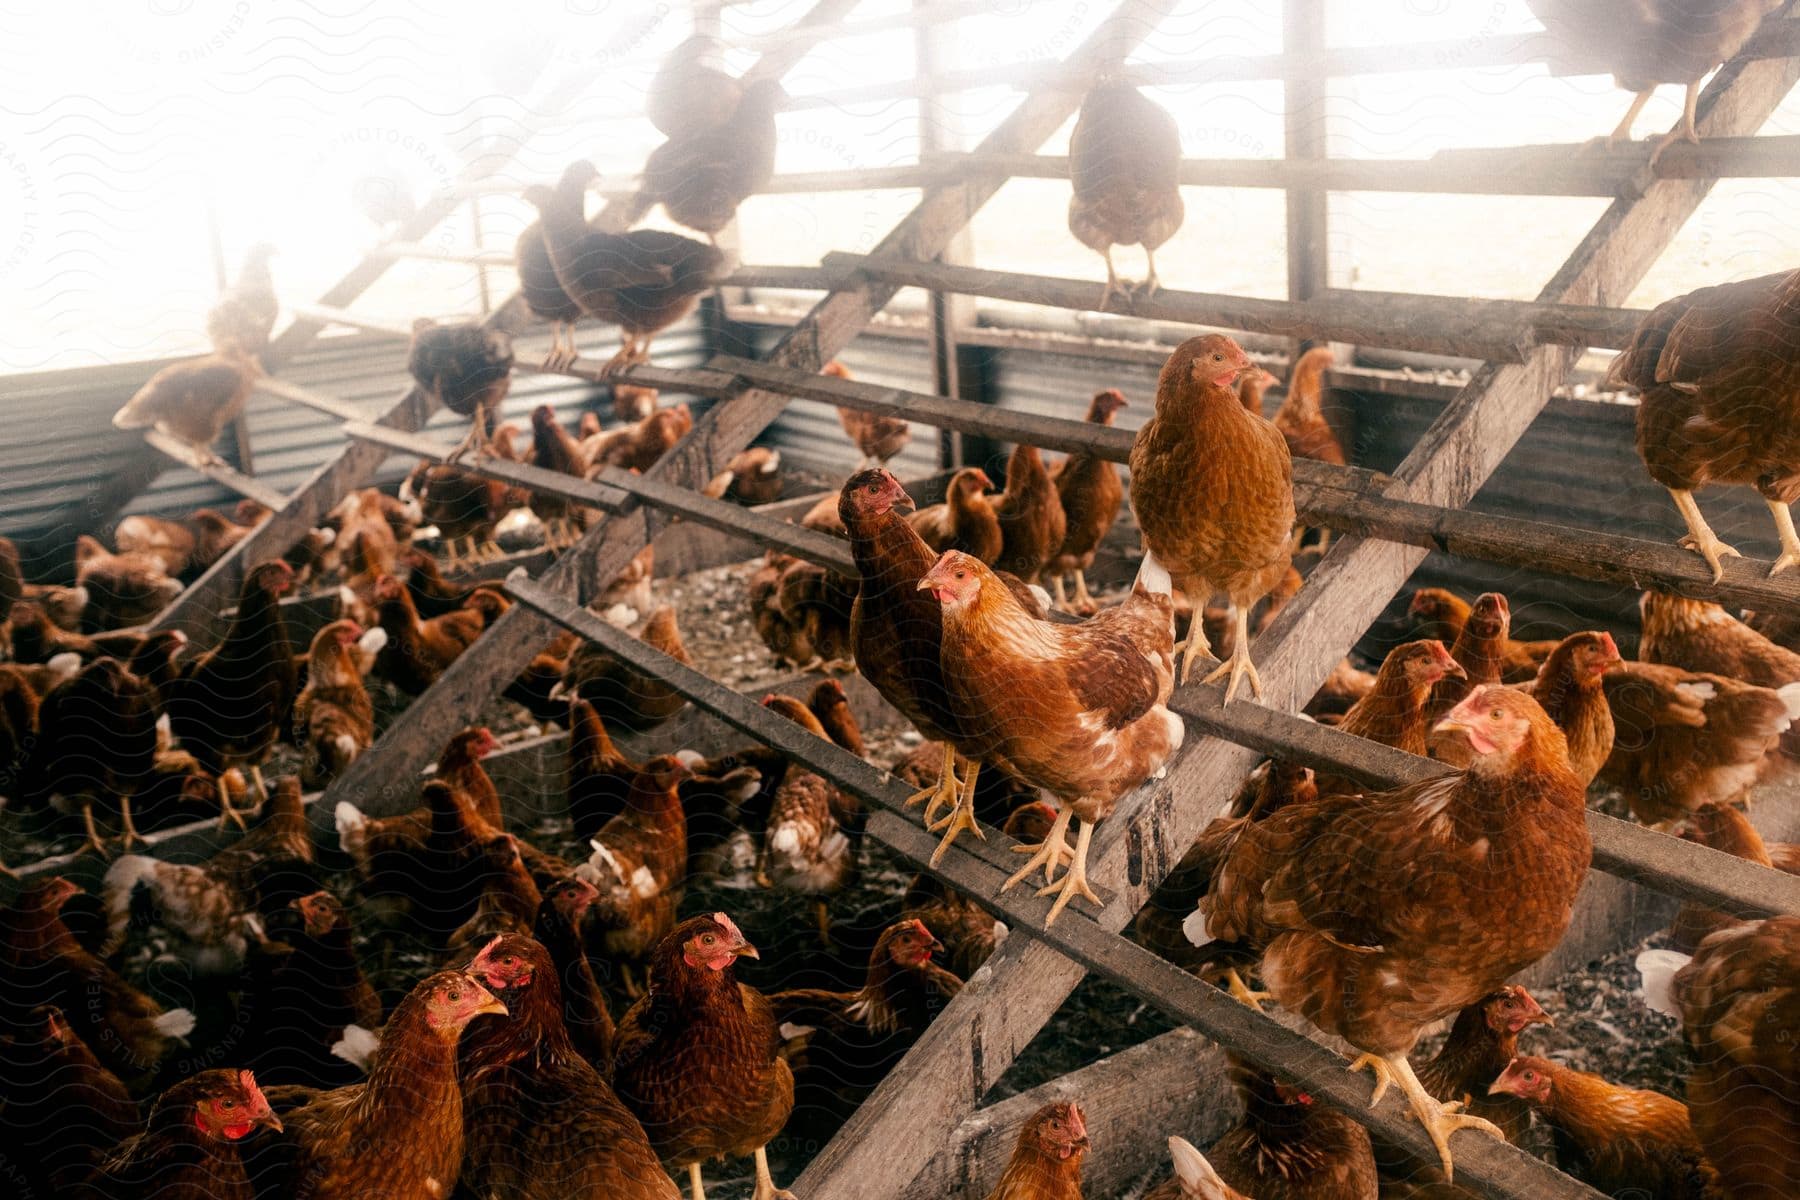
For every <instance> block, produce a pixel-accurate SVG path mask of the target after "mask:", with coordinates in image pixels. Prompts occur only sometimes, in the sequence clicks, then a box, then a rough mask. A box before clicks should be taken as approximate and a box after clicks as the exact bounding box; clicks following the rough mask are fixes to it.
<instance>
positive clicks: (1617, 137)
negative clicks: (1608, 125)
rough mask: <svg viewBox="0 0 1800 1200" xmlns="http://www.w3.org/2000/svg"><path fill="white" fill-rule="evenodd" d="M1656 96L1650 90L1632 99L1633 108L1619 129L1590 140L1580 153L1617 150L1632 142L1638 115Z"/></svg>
mask: <svg viewBox="0 0 1800 1200" xmlns="http://www.w3.org/2000/svg"><path fill="white" fill-rule="evenodd" d="M1654 95H1656V89H1655V88H1648V89H1646V90H1644V91H1641V92H1639V93H1637V94H1636V95H1635V96H1633V97H1632V98H1631V107H1630V108H1629V109H1627V110H1626V112H1625V117H1624V119H1623V120H1621V121H1620V122H1619V124H1618V127H1617V128H1616V129H1614V130H1613V131H1612V132H1611V133H1609V134H1607V135H1606V136H1604V137H1597V138H1589V139H1588V140H1587V141H1585V142H1583V143H1582V145H1581V150H1580V153H1583V154H1585V153H1587V152H1588V151H1590V150H1594V149H1598V148H1599V147H1602V146H1604V147H1605V148H1606V149H1608V150H1613V149H1617V148H1618V146H1619V144H1620V143H1621V142H1628V141H1630V140H1631V127H1632V126H1633V125H1635V124H1637V119H1638V114H1639V113H1641V112H1643V111H1644V105H1646V104H1648V103H1650V97H1652V96H1654Z"/></svg>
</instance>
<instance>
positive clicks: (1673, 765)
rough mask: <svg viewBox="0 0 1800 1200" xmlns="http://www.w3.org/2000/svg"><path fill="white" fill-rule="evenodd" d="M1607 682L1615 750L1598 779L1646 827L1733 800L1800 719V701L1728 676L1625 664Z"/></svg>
mask: <svg viewBox="0 0 1800 1200" xmlns="http://www.w3.org/2000/svg"><path fill="white" fill-rule="evenodd" d="M1604 683H1605V687H1606V704H1607V707H1608V709H1610V710H1611V712H1612V716H1613V749H1612V754H1611V755H1610V756H1609V757H1608V758H1607V760H1606V765H1605V766H1604V767H1602V768H1601V771H1600V778H1601V779H1602V780H1604V781H1605V782H1607V783H1610V784H1613V785H1615V786H1616V787H1618V788H1620V789H1621V790H1622V791H1623V792H1624V793H1625V798H1626V799H1627V800H1628V801H1629V802H1630V804H1631V811H1632V815H1633V816H1635V817H1637V819H1638V820H1640V821H1645V822H1662V821H1672V820H1676V819H1678V818H1680V817H1683V816H1685V815H1686V814H1688V813H1689V812H1692V811H1693V810H1694V809H1696V808H1698V807H1699V806H1700V805H1702V804H1705V803H1706V802H1707V801H1709V800H1719V801H1731V800H1734V799H1736V798H1737V797H1738V796H1740V795H1741V794H1742V793H1743V792H1744V790H1745V789H1746V788H1748V787H1749V786H1750V785H1751V784H1753V783H1755V782H1756V780H1757V779H1758V778H1759V777H1760V776H1761V775H1762V773H1763V769H1764V760H1765V758H1766V757H1767V755H1768V752H1769V751H1771V750H1773V749H1775V747H1776V746H1777V745H1779V744H1780V740H1781V736H1782V734H1784V733H1786V732H1787V731H1788V730H1789V728H1790V727H1791V726H1792V725H1793V724H1794V722H1795V720H1796V719H1800V696H1796V695H1794V694H1793V693H1789V694H1788V695H1786V696H1784V695H1783V694H1782V693H1780V692H1776V691H1772V690H1770V689H1769V688H1764V687H1756V686H1755V685H1753V684H1748V683H1742V682H1739V681H1738V680H1736V679H1731V678H1728V677H1726V676H1724V675H1708V674H1704V673H1701V672H1697V671H1684V670H1682V669H1681V668H1679V667H1667V666H1661V665H1659V664H1655V663H1642V662H1627V663H1621V664H1619V665H1618V666H1616V667H1614V668H1613V669H1612V670H1610V671H1608V672H1607V673H1606V678H1605V680H1604Z"/></svg>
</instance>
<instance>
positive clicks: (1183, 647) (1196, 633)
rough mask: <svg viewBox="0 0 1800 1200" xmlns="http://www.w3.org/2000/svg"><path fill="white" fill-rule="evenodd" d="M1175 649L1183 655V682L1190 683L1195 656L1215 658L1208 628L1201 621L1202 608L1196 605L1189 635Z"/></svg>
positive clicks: (1189, 625)
mask: <svg viewBox="0 0 1800 1200" xmlns="http://www.w3.org/2000/svg"><path fill="white" fill-rule="evenodd" d="M1175 649H1177V650H1180V651H1181V652H1182V654H1181V682H1182V683H1186V682H1187V681H1188V673H1189V672H1190V671H1192V670H1193V669H1194V655H1196V654H1204V655H1206V657H1208V658H1211V657H1213V648H1212V643H1211V642H1209V641H1207V640H1206V626H1205V624H1204V622H1202V621H1201V619H1200V607H1199V606H1198V605H1195V607H1194V615H1193V616H1192V617H1190V618H1188V635H1187V638H1186V640H1185V641H1181V642H1177V643H1176V645H1175Z"/></svg>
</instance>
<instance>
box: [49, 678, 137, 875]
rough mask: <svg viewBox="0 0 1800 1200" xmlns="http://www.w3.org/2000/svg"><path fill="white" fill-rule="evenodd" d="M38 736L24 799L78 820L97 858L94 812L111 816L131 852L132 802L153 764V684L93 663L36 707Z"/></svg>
mask: <svg viewBox="0 0 1800 1200" xmlns="http://www.w3.org/2000/svg"><path fill="white" fill-rule="evenodd" d="M37 732H38V738H37V747H36V750H35V751H34V752H33V753H32V755H31V760H30V763H29V765H28V768H27V776H26V778H27V780H28V781H29V782H28V784H27V786H26V787H25V788H24V791H25V792H26V794H28V795H31V796H33V797H36V798H42V799H48V800H50V801H51V802H53V803H55V804H56V805H57V807H58V809H59V810H60V811H64V812H67V813H69V814H71V815H73V814H75V813H79V814H80V815H81V818H82V824H83V826H84V827H85V830H86V833H87V838H88V845H89V846H91V847H93V848H94V849H95V850H96V851H99V852H100V853H102V854H104V853H105V845H104V843H103V842H102V841H101V839H100V835H99V833H98V831H97V830H96V829H95V826H94V815H93V813H94V809H95V808H96V807H98V808H100V809H101V811H103V812H114V811H116V812H117V814H118V816H119V821H120V827H121V829H120V833H121V840H122V845H123V847H124V848H125V849H130V848H131V844H132V842H133V841H135V840H136V839H137V837H138V832H137V827H136V825H135V823H134V822H133V821H132V816H131V799H132V797H133V796H134V795H135V793H136V792H137V790H138V789H139V788H141V787H142V786H143V785H144V783H145V782H146V781H147V780H148V779H149V777H150V774H151V771H152V768H153V766H154V763H155V759H156V750H157V740H158V733H157V713H156V697H155V693H154V691H152V689H151V688H150V685H149V684H148V683H146V682H145V681H144V680H143V679H140V678H139V677H138V676H136V675H133V674H132V673H131V672H130V671H128V670H127V669H126V668H125V667H123V666H121V665H120V663H119V662H118V660H117V659H112V658H99V659H95V660H94V661H93V662H91V663H89V664H88V665H87V666H86V667H83V668H82V669H81V671H80V672H79V673H78V674H76V675H74V676H73V677H71V678H69V679H66V680H64V681H63V682H62V683H59V684H57V685H56V686H55V687H53V688H51V689H50V692H49V693H48V694H47V695H46V696H45V697H44V699H43V701H42V703H40V704H39V705H38V709H37Z"/></svg>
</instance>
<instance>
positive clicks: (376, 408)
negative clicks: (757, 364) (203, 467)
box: [0, 319, 706, 578]
mask: <svg viewBox="0 0 1800 1200" xmlns="http://www.w3.org/2000/svg"><path fill="white" fill-rule="evenodd" d="M602 332H603V331H600V330H598V329H596V330H592V331H590V330H586V329H584V330H583V331H582V347H583V350H584V352H585V353H586V354H587V355H589V356H598V357H601V358H604V357H605V356H607V355H610V354H611V353H613V351H615V350H616V349H617V348H618V341H617V339H616V338H598V337H596V335H597V334H600V333H602ZM547 345H548V339H547V338H546V337H542V336H535V335H534V336H532V337H529V338H522V339H520V340H519V343H518V355H519V357H520V358H521V359H522V360H524V359H532V360H535V359H537V358H541V356H542V354H543V352H544V348H545V347H546V346H547ZM705 356H706V352H705V344H704V336H703V330H702V328H701V325H700V322H699V321H698V320H696V319H690V320H688V321H685V322H683V323H682V324H681V325H679V326H677V327H675V328H674V329H671V330H670V331H668V332H667V333H665V334H663V335H662V336H661V337H659V338H658V339H657V342H656V357H657V361H658V362H659V363H663V364H666V365H670V366H693V365H697V364H699V363H700V362H702V361H703V360H704V359H705ZM165 365H167V364H166V363H163V362H146V363H132V364H127V365H123V366H119V367H104V368H99V369H90V370H80V371H66V372H56V373H51V374H45V375H39V376H28V377H13V378H11V379H7V380H4V381H0V396H4V397H5V407H6V411H7V413H8V415H9V417H10V418H12V420H11V428H12V430H13V431H14V432H13V434H12V435H10V436H9V438H8V440H7V441H6V442H5V443H4V445H0V534H5V535H6V536H9V537H12V538H14V539H15V540H17V541H19V542H20V543H21V546H22V547H23V548H24V549H25V550H26V552H27V563H26V569H27V574H28V575H30V576H32V577H33V578H43V577H50V576H53V575H54V574H55V573H56V572H57V571H58V570H60V569H62V565H63V560H64V557H65V548H66V546H67V544H68V543H69V542H71V541H72V540H73V538H74V536H75V535H76V534H78V533H91V532H94V531H95V530H96V528H97V527H98V526H99V524H100V522H101V520H102V519H103V518H104V516H105V514H98V513H93V512H90V511H89V510H88V508H87V505H86V501H87V499H88V497H89V496H90V495H91V493H92V492H93V490H94V488H95V487H96V486H97V485H99V484H100V483H101V482H103V481H104V480H106V479H107V478H109V477H110V476H112V475H114V474H116V473H118V472H120V471H123V470H125V469H127V467H128V466H129V464H131V463H132V462H133V461H134V460H135V459H136V458H137V456H138V454H139V452H140V450H141V447H142V442H141V440H140V438H139V436H138V435H136V434H133V433H129V432H125V431H122V430H117V429H114V428H113V427H112V424H111V420H112V414H113V412H114V411H115V410H116V409H117V408H118V407H119V406H120V405H121V404H123V403H124V402H125V400H126V399H128V398H129V397H130V396H131V393H132V392H133V391H135V390H136V389H137V387H138V386H139V385H140V384H141V383H142V382H143V381H144V380H145V379H147V378H149V376H150V375H151V374H153V373H154V372H155V371H156V370H158V369H160V368H161V367H163V366H165ZM280 376H281V378H283V379H285V380H288V381H290V382H293V383H296V384H299V385H300V386H302V387H306V388H310V389H312V390H313V391H317V392H321V393H324V394H325V395H328V396H332V397H335V398H337V399H340V400H344V401H347V402H349V403H351V404H355V405H357V406H358V407H360V408H362V409H363V410H364V411H365V412H366V413H367V414H368V415H369V416H370V417H371V418H373V417H374V416H376V415H378V414H380V413H381V412H382V411H384V410H385V409H387V408H388V407H390V406H391V405H392V404H393V403H394V402H395V401H396V400H397V399H398V398H399V396H400V394H401V392H402V391H403V390H404V389H405V388H406V387H408V386H409V384H410V377H409V376H408V375H407V373H406V339H404V338H397V337H389V336H385V335H381V334H369V333H359V334H355V335H350V336H344V337H326V338H321V339H319V340H318V341H316V342H315V343H313V345H312V347H311V348H310V349H308V351H307V352H306V353H305V354H303V355H301V356H300V358H299V359H298V360H296V361H295V362H293V363H291V364H289V366H288V367H286V368H285V369H283V370H282V371H281V372H280ZM605 396H606V390H605V389H604V388H600V387H596V386H594V385H590V384H587V383H584V382H582V381H580V380H574V379H569V378H566V377H562V376H555V375H527V374H518V375H515V376H514V378H513V386H512V392H511V394H510V395H509V397H508V398H507V403H506V407H505V417H506V419H507V420H511V421H515V422H516V423H518V424H519V426H520V427H521V431H522V433H523V434H524V440H525V442H526V443H527V444H528V443H529V440H530V414H531V410H532V409H533V408H535V407H537V406H538V405H539V404H545V403H548V404H552V405H554V406H555V407H556V409H557V411H558V413H559V414H560V415H561V416H562V419H563V421H564V423H565V424H567V425H569V426H571V427H572V426H573V425H574V423H575V421H576V420H577V419H578V416H579V414H580V412H581V411H582V410H583V409H586V408H593V407H595V405H596V401H598V406H599V410H600V412H601V415H602V418H603V419H604V420H605V421H606V423H607V424H609V425H610V424H611V423H612V410H611V408H610V405H609V404H608V403H607V401H606V399H605ZM248 416H249V421H250V440H251V447H252V453H253V455H254V459H255V468H256V475H257V477H258V478H259V479H262V480H263V481H265V482H267V483H269V484H271V485H272V486H274V487H275V488H277V489H278V490H280V491H282V492H290V491H292V490H293V489H294V488H295V487H297V486H299V484H300V483H302V482H303V481H304V480H305V479H306V478H307V477H309V476H310V475H311V474H312V473H313V472H314V471H315V470H316V469H317V468H318V467H319V465H320V464H321V463H323V462H325V461H326V460H327V459H328V458H329V457H331V456H332V455H333V454H335V453H336V452H337V450H338V447H339V446H341V445H342V443H343V438H342V435H340V434H339V433H338V431H337V422H336V421H335V420H334V419H333V418H331V417H328V416H325V415H324V414H322V413H316V412H314V411H312V410H311V409H308V408H302V407H300V406H299V405H296V404H290V403H288V402H287V401H284V400H281V399H279V398H277V397H274V396H267V395H261V394H258V395H257V396H255V397H253V398H252V400H251V402H250V407H249V411H248ZM462 420H463V418H460V417H457V416H456V415H455V414H453V413H440V414H439V415H438V416H437V418H436V419H435V420H434V421H433V422H432V426H431V429H432V431H433V433H435V434H439V435H442V439H443V440H445V441H451V440H454V438H453V437H452V434H460V432H461V428H460V425H461V422H462ZM230 443H231V438H230V436H229V435H227V436H226V437H223V438H221V439H220V443H219V447H218V448H219V451H220V453H221V454H222V455H223V456H225V457H226V458H230V457H231V456H232V447H231V445H230ZM410 466H411V463H410V462H408V461H407V460H405V459H403V458H393V459H390V460H389V461H388V463H387V464H386V466H385V467H383V469H382V471H381V473H380V475H379V477H378V482H380V483H384V484H387V485H388V486H390V487H391V486H395V485H396V484H397V482H398V480H399V479H400V478H402V477H403V476H404V475H405V473H406V471H407V470H408V469H409V468H410ZM236 500H237V498H236V496H235V495H233V494H232V493H230V492H228V491H227V490H226V489H224V488H222V487H220V486H218V485H217V484H215V483H213V482H212V481H210V480H207V479H204V478H202V477H200V476H197V475H194V474H193V473H192V472H189V471H186V470H184V469H182V468H181V467H178V466H174V465H171V466H170V467H169V468H168V469H167V470H165V471H163V472H162V474H161V475H160V476H159V477H158V478H157V480H156V483H155V484H154V485H153V486H152V487H151V488H149V489H148V490H147V491H145V492H143V493H142V494H141V495H139V496H138V497H137V498H136V499H135V500H133V501H132V502H131V503H130V504H129V505H128V506H127V507H126V509H125V510H124V511H125V512H147V513H158V514H163V515H168V516H179V515H183V514H186V513H188V512H191V511H193V510H194V509H195V508H198V507H201V506H203V505H214V506H227V507H228V506H230V505H232V504H235V503H236Z"/></svg>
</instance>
